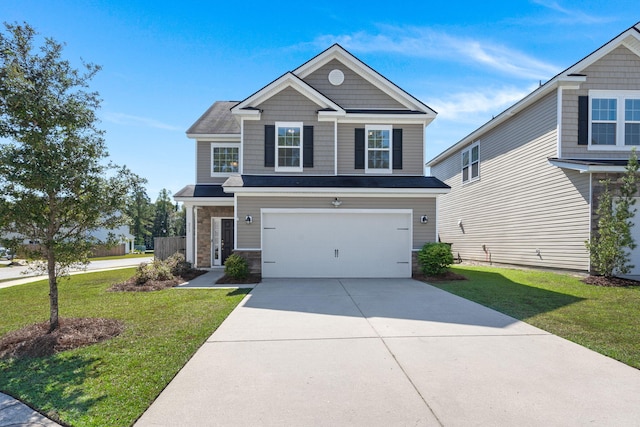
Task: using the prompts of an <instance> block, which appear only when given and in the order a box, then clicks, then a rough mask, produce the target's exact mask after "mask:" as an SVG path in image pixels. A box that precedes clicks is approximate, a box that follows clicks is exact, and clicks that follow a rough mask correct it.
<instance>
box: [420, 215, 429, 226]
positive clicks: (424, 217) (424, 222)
mask: <svg viewBox="0 0 640 427" xmlns="http://www.w3.org/2000/svg"><path fill="white" fill-rule="evenodd" d="M427 222H429V217H428V216H426V215H422V216H421V217H420V224H426V223H427Z"/></svg>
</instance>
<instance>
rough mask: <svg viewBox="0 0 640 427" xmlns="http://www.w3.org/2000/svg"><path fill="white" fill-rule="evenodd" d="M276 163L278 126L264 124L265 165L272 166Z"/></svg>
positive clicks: (266, 166)
mask: <svg viewBox="0 0 640 427" xmlns="http://www.w3.org/2000/svg"><path fill="white" fill-rule="evenodd" d="M275 165H276V127H275V125H264V167H265V168H272V167H274V166H275Z"/></svg>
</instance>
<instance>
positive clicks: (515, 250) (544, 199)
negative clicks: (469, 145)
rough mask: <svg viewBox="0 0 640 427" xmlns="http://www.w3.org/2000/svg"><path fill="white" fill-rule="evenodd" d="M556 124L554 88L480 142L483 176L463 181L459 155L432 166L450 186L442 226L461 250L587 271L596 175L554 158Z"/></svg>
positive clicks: (446, 238) (481, 257)
mask: <svg viewBox="0 0 640 427" xmlns="http://www.w3.org/2000/svg"><path fill="white" fill-rule="evenodd" d="M556 122H557V115H556V94H555V93H552V94H550V95H548V96H546V97H545V98H543V99H542V100H540V101H539V102H537V103H536V104H535V105H533V106H531V107H529V108H527V109H525V110H524V111H522V112H520V113H518V114H517V115H515V116H514V117H513V118H511V119H510V120H508V121H507V122H505V123H504V124H502V125H501V126H499V127H497V128H495V129H492V130H491V131H489V132H487V133H486V134H484V135H482V136H481V137H480V138H479V139H478V140H479V141H480V179H479V180H478V181H475V182H472V183H467V184H464V185H463V184H462V178H461V170H460V169H461V157H460V156H461V155H460V152H456V153H454V154H453V155H451V156H449V157H448V158H447V159H445V160H444V161H442V162H441V163H439V164H437V165H435V166H433V167H432V168H431V172H432V174H433V175H434V176H435V177H437V178H440V179H441V180H443V181H444V182H445V183H447V184H448V185H450V186H451V192H450V193H449V194H445V195H442V196H440V198H439V218H438V225H439V236H440V239H441V240H442V241H443V242H450V243H452V244H453V246H452V249H453V252H454V255H458V254H459V255H460V256H461V257H462V259H466V260H478V261H493V262H495V263H508V264H520V265H529V266H538V267H554V268H564V269H576V270H587V269H588V265H589V259H588V254H587V251H586V249H585V247H584V241H585V240H587V239H588V238H589V215H590V211H589V176H588V175H587V174H580V173H578V172H573V171H565V170H562V169H560V168H556V167H554V166H551V165H550V164H549V163H548V162H547V158H549V157H554V156H555V155H556V144H557V141H556V134H557V128H556ZM460 220H461V221H462V228H461V227H459V226H458V221H460ZM483 247H484V248H485V249H486V251H485V249H483ZM537 249H539V250H540V255H539V256H538V255H537V253H536V250H537Z"/></svg>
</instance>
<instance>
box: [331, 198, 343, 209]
mask: <svg viewBox="0 0 640 427" xmlns="http://www.w3.org/2000/svg"><path fill="white" fill-rule="evenodd" d="M331 204H332V205H333V207H334V208H337V207H338V206H340V205H341V204H342V200H340V199H338V198H337V197H336V198H335V199H333V200H332V201H331Z"/></svg>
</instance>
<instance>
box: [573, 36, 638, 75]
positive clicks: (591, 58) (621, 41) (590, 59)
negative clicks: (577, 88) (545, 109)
mask: <svg viewBox="0 0 640 427" xmlns="http://www.w3.org/2000/svg"><path fill="white" fill-rule="evenodd" d="M634 40H640V33H638V31H636V30H634V29H633V28H629V29H628V30H626V31H625V32H623V33H622V34H620V35H619V36H618V37H616V38H614V39H613V40H611V41H610V42H608V43H606V44H604V45H603V46H601V47H600V48H599V49H598V50H596V51H595V52H593V53H591V54H590V55H588V56H587V57H586V58H583V59H582V60H580V61H578V62H577V63H576V64H574V65H572V66H571V67H569V68H568V69H567V70H565V71H564V72H563V73H562V74H565V75H567V74H574V73H579V72H581V71H582V70H584V69H585V68H587V67H588V66H590V65H592V64H593V63H595V62H597V61H599V60H600V59H602V58H603V57H604V56H606V55H608V54H609V53H611V51H613V50H614V49H616V48H617V47H618V46H620V45H624V46H625V47H627V48H628V49H631V51H632V52H634V53H636V54H637V52H636V51H635V49H633V45H634V44H635V42H634Z"/></svg>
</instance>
